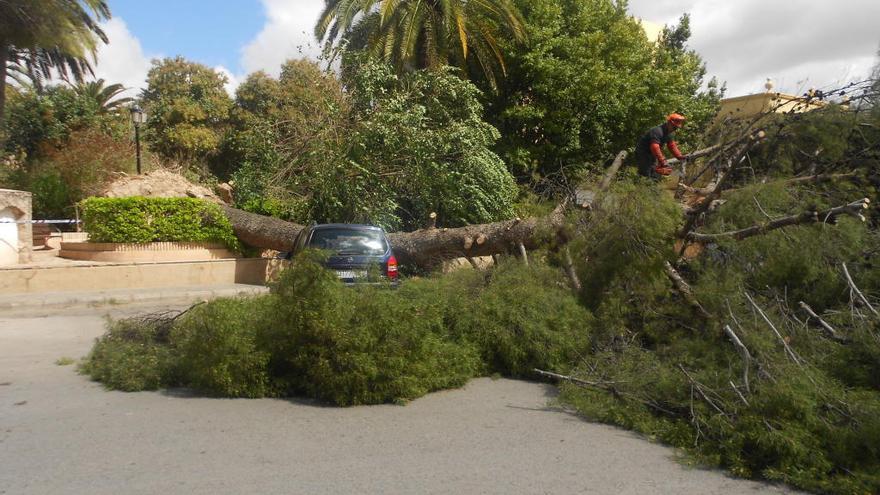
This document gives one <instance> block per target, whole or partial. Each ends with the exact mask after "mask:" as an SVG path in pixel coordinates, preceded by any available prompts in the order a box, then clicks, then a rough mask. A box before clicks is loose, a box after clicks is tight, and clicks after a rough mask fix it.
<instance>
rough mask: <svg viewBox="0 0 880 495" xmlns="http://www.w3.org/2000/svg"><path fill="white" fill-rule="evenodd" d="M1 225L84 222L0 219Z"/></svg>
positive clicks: (75, 221)
mask: <svg viewBox="0 0 880 495" xmlns="http://www.w3.org/2000/svg"><path fill="white" fill-rule="evenodd" d="M0 223H54V224H59V223H60V224H71V223H82V220H5V219H0Z"/></svg>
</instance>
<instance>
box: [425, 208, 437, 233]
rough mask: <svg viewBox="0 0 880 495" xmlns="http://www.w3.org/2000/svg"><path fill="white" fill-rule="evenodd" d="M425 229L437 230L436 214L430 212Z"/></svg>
mask: <svg viewBox="0 0 880 495" xmlns="http://www.w3.org/2000/svg"><path fill="white" fill-rule="evenodd" d="M427 228H428V229H429V230H430V229H436V228H437V212H436V211H432V212H431V214H430V215H428V226H427Z"/></svg>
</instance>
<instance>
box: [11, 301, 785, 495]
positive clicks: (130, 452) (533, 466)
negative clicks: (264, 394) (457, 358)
mask: <svg viewBox="0 0 880 495" xmlns="http://www.w3.org/2000/svg"><path fill="white" fill-rule="evenodd" d="M94 311H95V310H91V311H90V310H80V313H79V314H70V312H68V313H69V314H67V315H65V316H50V317H45V318H3V317H0V493H2V494H41V495H42V494H163V495H168V494H178V493H180V494H188V495H190V494H202V493H204V494H224V493H230V494H232V493H234V494H245V493H258V494H275V493H278V494H295V493H309V494H312V493H381V494H397V493H401V494H404V493H406V494H409V493H419V494H420V493H456V494H471V493H474V494H476V493H481V494H482V493H487V494H488V493H498V494H539V493H552V494H573V493H602V494H605V493H608V494H612V493H613V494H646V493H650V494H664V493H669V494H673V493H674V494H684V493H695V494H696V493H699V494H722V493H723V494H758V493H793V492H791V491H788V490H786V489H784V488H781V487H775V486H769V485H764V484H760V483H755V482H750V481H743V480H735V479H731V478H728V477H726V476H725V475H724V474H722V473H719V472H717V471H708V470H702V469H690V468H686V467H683V466H682V465H681V464H679V463H678V462H676V454H675V452H674V451H673V450H671V449H668V448H665V447H662V446H660V445H656V444H652V443H650V442H648V441H646V440H644V439H641V438H639V437H638V436H636V435H634V434H632V433H629V432H626V431H623V430H620V429H616V428H613V427H609V426H604V425H599V424H594V423H590V422H588V421H584V420H582V419H580V418H578V417H576V416H573V415H571V414H568V413H565V412H563V411H560V410H559V409H556V408H554V407H552V406H549V405H548V403H549V402H550V401H551V400H552V399H553V397H554V394H555V390H554V388H553V387H551V386H548V385H541V384H534V383H526V382H519V381H512V380H490V379H478V380H473V381H472V382H471V383H470V384H468V385H467V386H466V387H465V388H463V389H461V390H452V391H445V392H440V393H435V394H431V395H430V396H428V397H424V398H422V399H419V400H417V401H414V402H412V403H410V404H408V405H406V406H393V405H387V406H372V407H356V408H345V409H343V408H333V407H323V406H321V405H320V404H316V403H313V402H309V401H288V400H269V399H266V400H245V399H236V400H229V399H225V400H224V399H209V398H202V397H192V396H189V395H187V394H185V393H183V392H174V391H172V392H141V393H122V392H111V391H106V390H104V389H103V388H102V387H101V385H100V384H97V383H93V382H90V381H89V380H88V379H87V378H85V377H82V376H80V375H78V374H77V373H76V372H75V369H74V366H61V365H57V364H55V362H56V361H57V360H58V359H59V358H63V357H71V358H80V357H82V356H83V355H85V354H86V353H87V352H88V350H89V348H90V346H91V343H92V341H93V339H94V338H95V337H97V336H98V335H100V334H101V333H102V332H103V320H102V318H101V316H100V315H99V314H97V313H95V312H94ZM115 311H116V312H125V311H131V310H130V309H127V308H116V309H115Z"/></svg>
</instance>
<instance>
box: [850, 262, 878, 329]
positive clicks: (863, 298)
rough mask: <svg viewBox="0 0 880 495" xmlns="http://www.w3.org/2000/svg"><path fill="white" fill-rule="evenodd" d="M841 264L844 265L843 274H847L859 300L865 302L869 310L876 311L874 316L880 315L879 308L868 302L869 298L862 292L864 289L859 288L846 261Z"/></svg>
mask: <svg viewBox="0 0 880 495" xmlns="http://www.w3.org/2000/svg"><path fill="white" fill-rule="evenodd" d="M841 265H842V266H843V274H844V275H845V276H846V281H847V283H848V284H849V287H850V290H852V291H853V292H855V294H856V295H857V296H859V300H860V301H862V304H864V305H865V306H866V307H867V308H868V309H869V310H871V312H872V313H874V316H877V317H880V313H878V312H877V310H876V309H874V306H871V303H870V302H868V298H866V297H865V295H864V294H862V291H860V290H859V288H858V287H857V286H856V283H855V282H854V281H853V279H852V277H851V276H850V275H849V270H848V269H847V268H846V263H841Z"/></svg>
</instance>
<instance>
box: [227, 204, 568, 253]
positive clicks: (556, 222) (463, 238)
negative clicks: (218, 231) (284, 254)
mask: <svg viewBox="0 0 880 495" xmlns="http://www.w3.org/2000/svg"><path fill="white" fill-rule="evenodd" d="M221 208H222V209H223V212H224V213H225V214H226V216H227V217H228V218H229V221H230V222H231V223H232V228H233V231H234V232H235V235H236V236H238V238H239V239H240V240H241V242H243V243H245V244H247V245H248V246H253V247H258V248H264V249H274V250H276V251H289V250H290V249H291V247H292V246H293V240H294V238H295V237H296V236H297V234H299V232H300V230H302V228H303V226H302V225H298V224H295V223H291V222H285V221H284V220H279V219H277V218H271V217H266V216H263V215H257V214H255V213H248V212H246V211H242V210H238V209H235V208H230V207H228V206H221ZM564 223H565V215H564V214H563V212H562V211H560V210H557V211H554V212H553V213H551V214H550V215H548V216H545V217H540V218H527V219H524V220H521V219H514V220H506V221H503V222H495V223H487V224H481V225H469V226H467V227H459V228H454V229H445V228H444V229H423V230H417V231H415V232H392V233H389V234H388V240H389V242H391V245H392V246H394V255H395V256H396V257H397V261H398V262H399V263H401V264H406V265H416V266H422V267H432V266H435V265H437V264H438V263H440V262H441V261H443V260H446V259H450V258H458V257H463V256H464V257H477V256H491V255H493V254H497V253H506V252H509V251H512V250H515V249H516V248H517V246H518V245H519V244H520V243H522V244H523V246H525V248H526V249H536V248H538V247H539V246H540V245H541V244H542V242H543V241H544V240H546V239H552V238H553V237H554V236H555V235H557V233H558V232H559V231H560V229H561V228H562V227H563V225H564ZM475 240H481V241H483V242H482V243H480V242H475ZM468 241H470V242H468Z"/></svg>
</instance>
